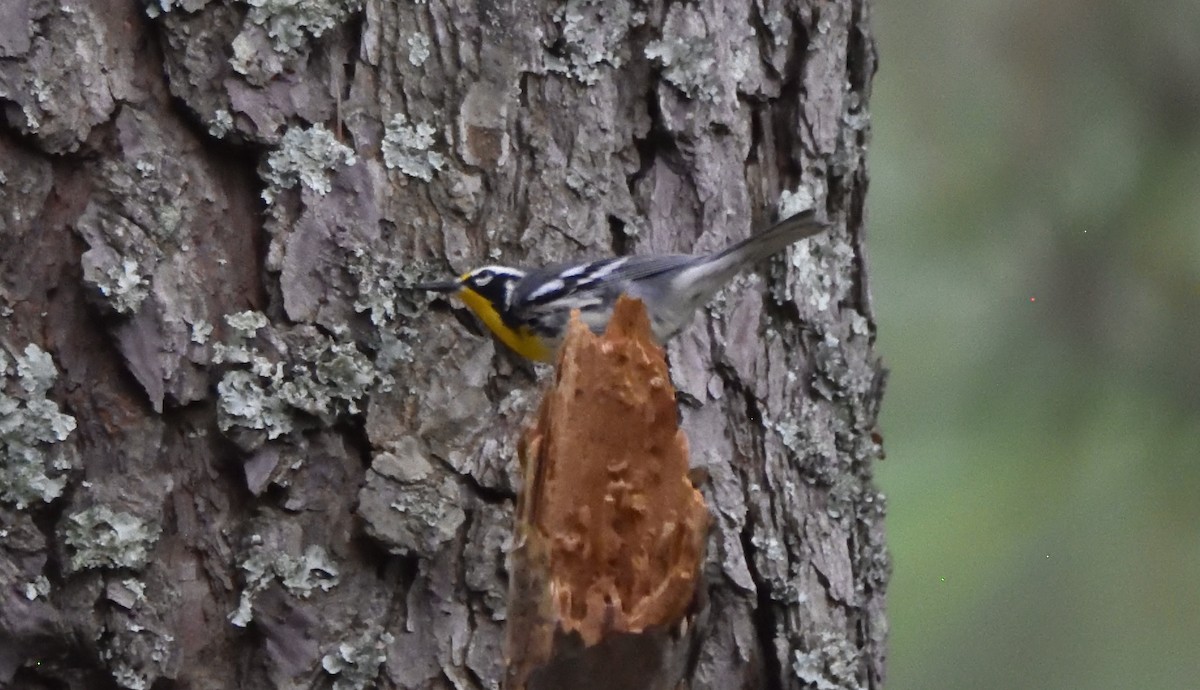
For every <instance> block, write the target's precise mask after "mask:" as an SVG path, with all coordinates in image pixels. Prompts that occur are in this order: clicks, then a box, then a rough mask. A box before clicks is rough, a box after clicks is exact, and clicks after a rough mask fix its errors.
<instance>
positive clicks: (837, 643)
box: [792, 631, 862, 690]
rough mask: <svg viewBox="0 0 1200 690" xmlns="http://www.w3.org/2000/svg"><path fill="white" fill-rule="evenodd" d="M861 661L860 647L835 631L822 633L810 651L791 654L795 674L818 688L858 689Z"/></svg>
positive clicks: (811, 686)
mask: <svg viewBox="0 0 1200 690" xmlns="http://www.w3.org/2000/svg"><path fill="white" fill-rule="evenodd" d="M858 664H859V650H858V648H857V647H855V646H854V645H853V644H852V643H851V642H850V641H849V640H847V639H846V637H845V636H844V635H839V634H837V633H836V632H832V631H824V632H821V633H820V635H819V636H818V639H817V641H816V644H815V645H814V648H813V649H812V650H811V651H808V652H802V651H800V650H798V649H797V650H795V651H794V652H793V653H792V673H794V674H795V675H796V678H797V679H799V680H800V682H802V683H803V684H804V685H805V687H809V688H816V689H817V690H858V688H860V687H862V686H861V684H860V683H859V682H858Z"/></svg>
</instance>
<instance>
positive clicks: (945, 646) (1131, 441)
mask: <svg viewBox="0 0 1200 690" xmlns="http://www.w3.org/2000/svg"><path fill="white" fill-rule="evenodd" d="M874 26H875V31H876V37H877V40H878V45H879V52H880V56H881V58H880V72H879V74H878V75H877V77H876V81H875V91H874V97H873V101H872V111H873V123H874V140H873V143H872V148H871V151H870V164H871V175H872V177H871V179H872V183H871V190H870V193H869V195H868V199H869V207H870V217H869V226H868V227H869V232H870V240H869V251H870V258H871V267H870V269H871V272H872V292H873V294H874V298H875V307H876V315H877V317H878V321H879V327H880V330H879V343H880V347H881V349H882V352H883V355H884V357H885V358H886V363H887V365H888V366H889V368H890V369H891V370H892V374H891V379H890V383H889V388H888V390H887V395H886V397H885V399H884V413H883V432H884V436H885V439H886V441H885V445H886V449H887V452H888V458H887V460H885V461H883V462H882V463H880V465H879V469H878V479H879V483H880V484H881V485H882V487H883V489H884V490H885V491H886V493H887V494H888V499H889V506H890V509H889V517H888V536H889V541H890V545H891V551H892V556H893V560H894V577H893V580H892V584H891V587H890V589H889V601H888V606H889V613H890V623H891V647H890V650H891V651H890V656H889V662H888V678H889V683H888V687H889V690H909V689H917V688H919V689H921V690H928V689H932V690H942V689H945V688H951V689H958V688H970V689H972V690H974V689H988V688H1004V689H1005V690H1011V689H1013V688H1020V689H1027V688H1029V689H1041V688H1054V689H1060V688H1088V689H1099V688H1121V689H1127V688H1139V689H1140V688H1148V689H1152V690H1157V689H1159V688H1172V689H1173V688H1180V689H1189V690H1190V689H1192V688H1198V687H1200V2H1197V1H1196V0H1167V1H1166V2H1158V3H1139V2H1120V1H1118V0H1091V1H1087V2H1085V1H1083V0H1065V1H1064V0H1057V1H1055V2H1046V1H1045V0H1017V1H1015V2H1006V1H1003V0H977V1H975V2H962V1H961V0H933V1H929V0H923V1H918V0H880V1H879V2H876V3H875V5H874Z"/></svg>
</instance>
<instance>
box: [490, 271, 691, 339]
mask: <svg viewBox="0 0 1200 690" xmlns="http://www.w3.org/2000/svg"><path fill="white" fill-rule="evenodd" d="M695 261H697V257H694V256H688V255H686V254H668V255H664V256H622V257H614V258H611V259H600V260H599V261H592V262H587V263H580V264H559V265H555V266H547V267H545V268H541V269H538V270H536V271H533V272H531V273H529V274H528V275H527V276H525V277H524V278H523V279H521V282H520V283H518V284H517V286H516V289H515V290H514V292H513V301H512V304H513V305H514V309H513V312H514V316H516V317H517V318H518V319H520V320H521V321H523V322H525V323H527V324H528V325H530V326H531V327H533V328H534V329H535V330H539V331H541V332H543V333H547V334H548V333H551V332H554V333H557V332H559V331H561V329H562V328H563V326H564V325H565V324H566V321H567V319H568V318H569V317H570V313H571V310H572V309H578V310H579V311H580V313H581V315H582V316H583V318H584V320H585V321H586V322H587V323H588V325H589V326H590V327H591V328H592V329H593V330H599V329H601V328H603V326H604V325H605V324H606V323H608V318H609V316H610V315H611V313H612V308H613V305H614V304H615V303H616V301H617V298H618V297H620V296H621V294H622V293H629V294H630V295H631V296H633V297H640V298H643V299H654V298H655V297H657V294H655V291H656V289H658V288H665V284H666V283H665V281H647V279H650V278H653V277H655V276H658V275H661V274H663V273H668V272H671V271H674V270H676V269H679V268H681V267H683V266H686V265H688V264H690V263H693V262H695ZM515 305H521V306H520V308H519V309H518V308H515Z"/></svg>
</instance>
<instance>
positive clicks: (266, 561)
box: [229, 536, 339, 627]
mask: <svg viewBox="0 0 1200 690" xmlns="http://www.w3.org/2000/svg"><path fill="white" fill-rule="evenodd" d="M241 569H242V571H243V572H244V573H245V574H246V587H245V589H243V590H242V596H241V598H240V599H239V600H238V607H237V609H235V610H234V611H233V612H232V613H230V614H229V622H231V623H233V624H234V625H236V626H238V627H245V626H246V624H247V623H249V622H250V621H251V620H252V619H253V617H254V612H253V605H254V597H255V596H256V595H257V594H258V593H259V592H261V591H263V590H264V589H266V588H267V586H268V585H270V584H271V582H273V581H274V580H279V581H280V583H281V584H282V585H283V587H284V589H286V590H287V591H288V592H289V593H290V594H292V595H294V596H297V597H300V598H301V599H307V598H308V597H309V596H310V595H311V594H312V593H313V591H315V590H318V589H319V590H321V591H323V592H328V591H329V590H330V589H333V588H334V587H335V586H337V584H338V575H339V573H338V567H337V565H336V564H335V563H334V562H333V561H332V560H331V559H330V558H329V555H328V554H327V553H326V552H325V549H324V548H323V547H321V546H319V545H317V544H312V545H310V546H309V547H308V548H307V549H305V550H304V553H303V554H301V555H299V556H291V555H289V554H286V553H280V552H273V551H271V550H269V549H267V548H266V547H265V546H263V544H262V539H261V537H257V536H256V537H255V538H254V543H253V544H252V546H251V547H250V553H249V554H248V555H247V556H246V558H245V560H243V561H242V563H241Z"/></svg>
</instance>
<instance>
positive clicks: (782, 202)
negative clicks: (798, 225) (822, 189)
mask: <svg viewBox="0 0 1200 690" xmlns="http://www.w3.org/2000/svg"><path fill="white" fill-rule="evenodd" d="M816 204H817V202H816V199H815V198H814V197H813V192H812V190H811V189H809V188H808V187H804V186H801V187H797V188H796V191H794V192H793V191H792V190H790V189H785V190H783V191H782V192H780V194H779V202H778V203H777V204H776V207H777V208H778V209H779V217H780V218H791V217H792V216H794V215H796V214H797V213H803V212H804V211H807V210H808V209H810V208H813V207H814V206H816Z"/></svg>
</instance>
